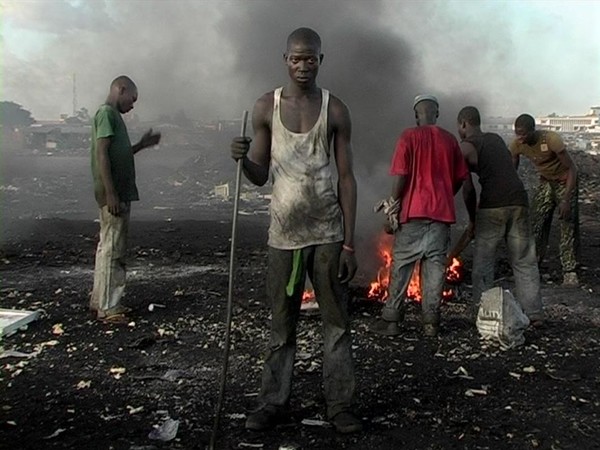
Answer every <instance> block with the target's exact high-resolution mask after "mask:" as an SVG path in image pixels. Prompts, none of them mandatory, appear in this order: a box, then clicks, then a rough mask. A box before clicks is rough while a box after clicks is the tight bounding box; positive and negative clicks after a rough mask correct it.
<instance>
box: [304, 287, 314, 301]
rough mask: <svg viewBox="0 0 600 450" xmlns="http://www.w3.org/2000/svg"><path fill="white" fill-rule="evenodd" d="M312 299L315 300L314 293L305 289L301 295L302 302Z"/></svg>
mask: <svg viewBox="0 0 600 450" xmlns="http://www.w3.org/2000/svg"><path fill="white" fill-rule="evenodd" d="M314 299H315V291H313V290H312V289H306V290H305V291H304V292H303V293H302V301H303V302H310V301H312V300H314Z"/></svg>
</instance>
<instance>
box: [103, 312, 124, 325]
mask: <svg viewBox="0 0 600 450" xmlns="http://www.w3.org/2000/svg"><path fill="white" fill-rule="evenodd" d="M98 320H99V321H100V322H102V323H108V324H110V323H112V324H118V325H126V324H128V323H129V318H128V317H127V316H126V315H125V314H111V315H110V316H105V317H98Z"/></svg>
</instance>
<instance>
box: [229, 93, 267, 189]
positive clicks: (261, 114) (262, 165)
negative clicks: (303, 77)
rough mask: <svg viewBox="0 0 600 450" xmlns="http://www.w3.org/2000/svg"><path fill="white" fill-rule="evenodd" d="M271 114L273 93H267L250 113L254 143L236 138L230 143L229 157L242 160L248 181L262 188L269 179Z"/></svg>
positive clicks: (244, 138) (246, 139)
mask: <svg viewBox="0 0 600 450" xmlns="http://www.w3.org/2000/svg"><path fill="white" fill-rule="evenodd" d="M272 114H273V93H272V92H270V93H267V94H265V95H263V96H262V97H261V98H259V99H258V100H257V101H256V103H255V104H254V109H253V111H252V127H253V129H254V143H253V144H252V148H250V142H251V139H249V138H246V137H241V136H240V137H236V138H234V139H233V142H232V143H231V157H232V158H233V159H235V160H236V161H237V160H239V159H241V160H242V168H243V170H244V175H246V178H248V180H249V181H250V182H251V183H253V184H255V185H257V186H263V185H264V184H265V183H266V182H267V181H268V179H269V165H270V163H271V116H272Z"/></svg>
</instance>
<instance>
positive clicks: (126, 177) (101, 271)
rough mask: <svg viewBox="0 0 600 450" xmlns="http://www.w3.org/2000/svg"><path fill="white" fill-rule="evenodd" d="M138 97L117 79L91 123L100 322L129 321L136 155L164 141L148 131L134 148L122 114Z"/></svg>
mask: <svg viewBox="0 0 600 450" xmlns="http://www.w3.org/2000/svg"><path fill="white" fill-rule="evenodd" d="M137 97H138V91H137V87H136V85H135V83H134V82H133V81H132V80H131V79H130V78H129V77H126V76H120V77H117V78H116V79H115V80H113V82H112V83H111V85H110V91H109V94H108V97H107V99H106V103H105V104H104V105H102V106H100V108H99V109H98V111H97V112H96V115H95V116H94V120H93V123H92V175H93V177H94V194H95V196H96V201H97V202H98V207H99V208H100V241H99V242H98V248H97V250H96V266H95V269H94V289H93V291H92V296H91V298H90V310H91V311H92V314H93V315H95V316H96V317H97V318H98V319H100V320H103V321H108V322H116V323H122V322H127V321H128V319H127V317H126V313H127V312H128V311H129V309H128V308H126V307H125V306H123V305H122V304H121V298H122V297H123V294H124V292H125V253H126V248H127V231H128V227H129V212H130V204H131V202H132V201H136V200H139V196H138V191H137V187H136V184H135V163H134V158H133V155H134V154H135V153H137V152H139V151H140V150H142V149H144V148H146V147H152V146H154V145H156V144H158V143H159V142H160V133H152V130H151V129H150V130H148V132H146V134H144V135H143V136H142V138H141V140H140V142H138V143H137V144H135V145H133V146H132V145H131V142H130V141H129V135H128V134H127V127H126V126H125V122H123V118H122V117H121V114H125V113H127V112H129V111H131V110H132V109H133V104H134V103H135V102H136V100H137Z"/></svg>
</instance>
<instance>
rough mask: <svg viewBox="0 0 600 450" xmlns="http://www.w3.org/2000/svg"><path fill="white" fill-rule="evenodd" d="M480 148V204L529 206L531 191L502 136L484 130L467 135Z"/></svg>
mask: <svg viewBox="0 0 600 450" xmlns="http://www.w3.org/2000/svg"><path fill="white" fill-rule="evenodd" d="M464 141H465V142H469V143H471V144H472V145H473V146H474V147H475V148H476V149H477V175H479V183H480V184H481V195H480V198H479V208H501V207H504V206H527V205H528V200H527V191H526V190H525V187H524V186H523V182H522V181H521V179H520V178H519V174H518V173H517V170H516V169H515V167H514V165H513V162H512V156H511V153H510V151H509V150H508V147H507V146H506V144H505V143H504V141H503V140H502V138H501V137H500V136H499V135H497V134H495V133H483V134H480V135H478V136H472V137H469V138H467V139H464Z"/></svg>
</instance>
